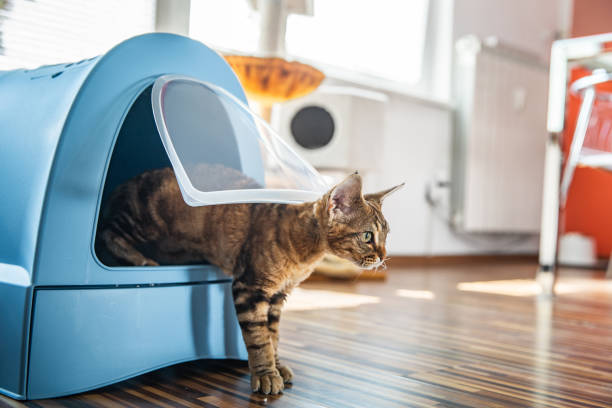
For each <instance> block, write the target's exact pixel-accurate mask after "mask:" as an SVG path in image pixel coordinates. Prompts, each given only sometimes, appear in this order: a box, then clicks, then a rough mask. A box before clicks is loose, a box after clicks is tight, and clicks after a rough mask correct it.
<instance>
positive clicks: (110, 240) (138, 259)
mask: <svg viewBox="0 0 612 408" xmlns="http://www.w3.org/2000/svg"><path fill="white" fill-rule="evenodd" d="M100 238H101V239H102V242H103V243H104V245H105V246H106V249H107V250H108V251H109V252H110V253H111V254H112V255H113V256H114V257H115V258H117V259H119V260H122V261H124V262H127V263H128V264H130V265H134V266H158V265H159V264H158V263H157V262H155V261H154V260H152V259H150V258H147V257H146V256H144V255H143V254H142V253H141V252H140V251H139V250H137V249H136V248H135V247H134V246H133V245H132V244H131V243H130V242H129V241H128V239H126V238H125V237H123V236H121V235H119V234H117V233H116V232H114V231H113V230H112V229H110V228H109V229H104V230H103V231H102V233H101V235H100Z"/></svg>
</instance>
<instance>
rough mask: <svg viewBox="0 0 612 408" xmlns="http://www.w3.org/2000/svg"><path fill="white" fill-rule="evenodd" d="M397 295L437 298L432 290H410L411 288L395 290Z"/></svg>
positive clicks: (415, 297) (412, 297) (413, 297)
mask: <svg viewBox="0 0 612 408" xmlns="http://www.w3.org/2000/svg"><path fill="white" fill-rule="evenodd" d="M395 295H396V296H399V297H405V298H411V299H427V300H432V299H435V298H436V295H434V293H433V292H432V291H431V290H410V289H398V290H396V291H395Z"/></svg>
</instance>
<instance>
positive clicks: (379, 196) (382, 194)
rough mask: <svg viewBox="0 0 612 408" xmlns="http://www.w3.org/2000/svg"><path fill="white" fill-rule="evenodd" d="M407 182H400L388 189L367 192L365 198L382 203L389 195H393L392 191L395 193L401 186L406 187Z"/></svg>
mask: <svg viewBox="0 0 612 408" xmlns="http://www.w3.org/2000/svg"><path fill="white" fill-rule="evenodd" d="M405 184H406V183H402V184H398V185H397V186H395V187H391V188H388V189H386V190H383V191H379V192H378V193H372V194H366V195H365V199H366V200H368V201H374V202H377V203H379V204H382V202H383V200H384V199H385V198H386V197H387V196H389V195H391V193H394V192H396V191H397V190H399V189H400V188H402V187H404V185H405Z"/></svg>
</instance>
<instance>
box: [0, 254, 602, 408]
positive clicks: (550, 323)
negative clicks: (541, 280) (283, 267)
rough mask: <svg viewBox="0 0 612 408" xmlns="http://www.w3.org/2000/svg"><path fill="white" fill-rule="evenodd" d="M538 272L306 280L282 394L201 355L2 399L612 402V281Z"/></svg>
mask: <svg viewBox="0 0 612 408" xmlns="http://www.w3.org/2000/svg"><path fill="white" fill-rule="evenodd" d="M535 268H536V266H535V264H533V263H531V262H529V263H489V264H476V265H469V264H468V265H465V264H463V265H454V266H453V265H431V266H417V265H413V266H409V267H404V268H394V269H392V270H390V272H389V274H388V276H389V277H388V279H387V280H386V281H385V282H359V281H356V282H349V283H346V282H329V283H326V282H311V283H307V284H304V285H303V286H302V288H301V290H299V291H298V292H297V293H296V294H295V296H293V297H292V298H291V299H290V300H289V304H288V308H289V309H290V310H287V311H286V312H285V313H284V314H283V318H282V321H281V355H282V356H283V357H284V359H285V360H286V361H287V363H289V365H290V366H291V367H292V368H293V370H294V372H295V379H294V381H295V384H294V385H293V386H292V387H291V388H288V389H286V390H285V392H284V394H283V395H280V396H277V397H264V396H260V395H257V394H252V393H251V392H250V390H249V377H248V373H247V369H246V365H245V363H244V362H240V361H198V362H191V363H185V364H180V365H177V366H174V367H169V368H165V369H161V370H157V371H155V372H152V373H149V374H145V375H142V376H139V377H136V378H133V379H131V380H128V381H124V382H122V383H119V384H116V385H113V386H110V387H106V388H103V389H100V390H97V391H93V392H89V393H85V394H80V395H76V396H72V397H68V398H60V399H54V400H42V401H28V402H26V403H20V402H16V401H13V400H11V399H8V398H5V397H0V407H24V406H27V407H115V406H116V407H222V408H225V407H243V406H244V407H247V406H249V407H259V406H268V405H270V406H278V407H359V408H361V407H612V281H605V280H604V277H603V272H593V271H584V270H569V269H564V270H562V271H561V279H560V282H559V286H558V287H559V291H560V292H561V294H560V295H558V296H556V297H555V298H554V299H552V300H547V299H540V298H539V297H537V296H535V295H533V291H534V288H535V286H534V285H533V282H531V281H529V280H530V279H531V278H532V277H533V273H534V271H535ZM475 282H476V283H475ZM501 293H504V294H501Z"/></svg>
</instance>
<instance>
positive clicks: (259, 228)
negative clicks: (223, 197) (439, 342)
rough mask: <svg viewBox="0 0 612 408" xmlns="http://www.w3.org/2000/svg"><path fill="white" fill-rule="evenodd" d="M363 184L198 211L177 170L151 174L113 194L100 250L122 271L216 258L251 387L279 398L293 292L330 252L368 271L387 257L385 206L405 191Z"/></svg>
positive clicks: (355, 181) (354, 181) (355, 178)
mask: <svg viewBox="0 0 612 408" xmlns="http://www.w3.org/2000/svg"><path fill="white" fill-rule="evenodd" d="M361 184H362V182H361V177H360V176H359V175H358V174H357V173H355V174H352V175H351V176H349V177H348V178H346V179H345V180H344V181H342V182H341V183H339V184H338V185H336V186H335V187H333V188H332V189H331V190H330V191H329V192H327V193H326V194H324V195H323V197H321V199H319V200H318V201H314V202H310V203H304V204H228V205H217V206H203V207H190V206H188V205H187V204H185V202H184V201H183V198H182V197H181V193H180V190H179V186H178V184H177V181H176V178H175V177H174V172H173V171H172V170H171V169H169V168H165V169H159V170H152V171H148V172H145V173H143V174H141V175H140V176H137V177H136V178H134V179H132V180H130V181H128V182H126V183H125V184H123V185H121V186H119V187H118V188H117V190H115V191H114V192H113V194H112V196H111V198H110V199H109V203H108V205H107V206H106V209H105V214H104V215H103V217H102V219H101V221H100V225H99V228H98V237H97V238H98V240H97V253H98V254H101V253H104V252H106V253H110V254H111V255H112V256H113V258H114V260H115V264H120V265H159V264H186V263H203V262H210V263H212V264H215V265H217V266H219V267H220V268H221V269H222V270H223V271H224V272H225V273H227V274H229V275H231V276H233V277H234V280H233V284H232V292H233V296H234V304H235V308H236V313H237V315H238V321H239V323H240V327H241V329H242V334H243V337H244V341H245V344H246V346H247V350H248V355H249V368H250V372H251V387H252V389H253V391H260V392H262V393H264V394H277V393H279V392H281V391H282V390H283V388H284V384H286V383H289V382H291V379H292V377H293V373H292V371H291V369H290V368H289V367H287V366H286V365H285V364H283V363H281V361H280V360H279V358H278V353H277V347H278V326H279V320H280V314H281V309H282V306H283V302H284V300H285V298H286V296H287V294H288V293H289V292H290V291H291V289H292V288H294V287H295V286H296V285H298V284H299V283H300V282H302V281H303V280H304V279H306V278H307V277H308V276H309V275H310V273H311V272H312V269H313V267H314V265H315V263H316V262H317V261H319V260H320V259H321V258H322V256H323V255H324V254H325V253H326V252H329V253H332V254H335V255H337V256H339V257H342V258H345V259H348V260H351V261H352V262H354V263H355V264H356V265H358V266H360V267H362V268H366V269H371V268H376V267H378V266H380V265H382V264H383V262H384V261H385V256H386V252H385V239H386V236H387V233H388V231H389V227H388V224H387V221H386V220H385V218H384V217H383V215H382V212H381V204H382V200H383V198H385V197H386V196H387V195H389V194H390V193H392V192H393V191H395V190H397V189H398V188H399V187H401V186H402V185H399V186H396V187H393V188H390V189H388V190H385V191H382V192H379V193H376V194H366V195H362V192H361ZM105 262H106V263H110V262H111V261H110V260H106V261H105Z"/></svg>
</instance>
